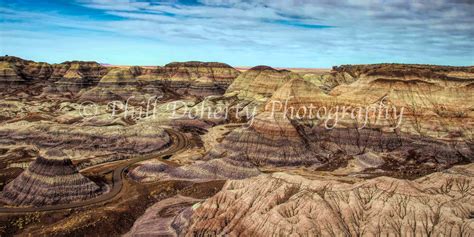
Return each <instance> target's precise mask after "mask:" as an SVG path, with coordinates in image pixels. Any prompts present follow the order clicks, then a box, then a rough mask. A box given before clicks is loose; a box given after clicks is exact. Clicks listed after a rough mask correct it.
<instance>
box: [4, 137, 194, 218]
mask: <svg viewBox="0 0 474 237" xmlns="http://www.w3.org/2000/svg"><path fill="white" fill-rule="evenodd" d="M165 130H166V132H167V133H168V134H169V135H170V136H171V139H172V141H173V142H172V144H171V146H170V147H168V148H167V149H165V150H163V151H162V152H160V153H159V154H151V155H144V156H138V157H136V158H133V159H131V160H130V161H127V162H125V163H124V164H122V165H120V166H118V167H117V168H115V169H114V171H113V177H112V188H111V190H110V191H109V192H107V193H105V194H103V195H100V196H98V197H96V198H92V199H89V200H85V201H81V202H73V203H65V204H58V205H52V206H43V207H0V214H4V213H11V214H21V213H29V212H44V211H57V210H65V209H73V208H80V207H85V206H90V205H95V204H99V203H102V202H106V201H109V200H111V199H113V198H114V197H116V196H117V195H118V194H119V193H120V192H121V191H122V187H123V180H124V178H125V175H124V173H125V171H126V170H127V169H128V168H129V167H130V166H131V165H133V164H136V163H138V162H141V161H145V160H149V159H153V158H161V157H164V156H168V155H172V154H174V153H176V152H178V151H181V150H183V149H185V148H186V147H187V146H188V140H187V138H186V136H185V135H183V134H181V133H179V132H176V131H174V130H172V129H165Z"/></svg>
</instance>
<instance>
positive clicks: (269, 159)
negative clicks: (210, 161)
mask: <svg viewBox="0 0 474 237" xmlns="http://www.w3.org/2000/svg"><path fill="white" fill-rule="evenodd" d="M224 156H225V157H230V158H232V157H243V158H244V159H246V160H247V161H248V162H250V163H252V164H254V165H256V166H266V165H270V166H294V165H311V164H317V163H320V161H321V160H320V158H318V156H317V154H316V153H314V152H313V149H312V147H311V144H310V143H308V141H307V140H306V139H305V137H304V136H302V135H301V134H300V132H299V130H298V129H297V127H296V126H295V125H294V124H292V122H291V121H290V120H289V119H288V117H286V115H285V114H283V113H281V112H276V113H273V114H272V113H271V112H264V113H261V114H259V115H257V116H256V117H255V118H254V119H253V121H252V123H251V124H250V126H249V127H248V128H237V129H235V130H233V131H232V132H231V133H230V134H228V135H227V136H226V137H225V139H224V140H223V141H222V143H221V144H219V145H218V146H216V147H215V149H213V150H211V151H210V152H209V154H208V157H212V158H218V157H224Z"/></svg>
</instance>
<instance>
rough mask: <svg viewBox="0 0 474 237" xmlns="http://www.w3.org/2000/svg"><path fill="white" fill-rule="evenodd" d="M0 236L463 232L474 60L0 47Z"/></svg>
mask: <svg viewBox="0 0 474 237" xmlns="http://www.w3.org/2000/svg"><path fill="white" fill-rule="evenodd" d="M0 88H1V90H0V190H1V192H0V236H13V235H18V236H121V235H124V236H472V235H474V219H473V218H474V196H473V195H474V165H473V163H472V162H473V161H474V67H451V66H436V65H405V64H373V65H342V66H334V67H333V68H332V69H304V68H298V69H291V68H290V69H283V68H278V69H275V68H271V67H268V66H256V67H251V68H233V67H231V66H229V65H227V64H224V63H217V62H173V63H169V64H167V65H165V66H156V67H150V66H147V67H140V66H104V65H101V64H99V63H96V62H83V61H69V62H64V63H61V64H48V63H41V62H34V61H29V60H25V59H21V58H17V57H13V56H4V57H0Z"/></svg>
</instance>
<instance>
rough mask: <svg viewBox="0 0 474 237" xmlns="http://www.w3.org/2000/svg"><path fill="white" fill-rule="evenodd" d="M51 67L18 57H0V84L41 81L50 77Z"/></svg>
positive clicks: (13, 84)
mask: <svg viewBox="0 0 474 237" xmlns="http://www.w3.org/2000/svg"><path fill="white" fill-rule="evenodd" d="M52 73H53V68H52V67H51V65H49V64H47V63H42V62H39V63H37V62H33V61H29V60H23V59H21V58H18V57H13V56H4V57H0V84H6V83H7V84H10V86H15V85H18V84H25V83H33V82H43V81H44V80H47V79H48V78H49V77H51V75H52Z"/></svg>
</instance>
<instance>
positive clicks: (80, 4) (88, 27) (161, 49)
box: [0, 0, 474, 67]
mask: <svg viewBox="0 0 474 237" xmlns="http://www.w3.org/2000/svg"><path fill="white" fill-rule="evenodd" d="M2 6H3V7H2V8H0V18H1V19H2V21H1V22H0V34H1V38H2V39H0V43H1V46H0V49H1V51H5V52H6V53H10V54H21V55H20V56H23V55H25V56H26V57H28V56H30V57H32V58H37V57H41V55H42V54H45V56H46V54H48V52H49V53H50V54H51V53H53V55H50V56H49V57H50V58H47V59H49V60H52V61H55V60H61V59H63V58H66V57H67V58H68V59H71V58H72V57H73V56H76V57H78V59H85V58H87V59H92V60H99V61H103V62H107V63H115V64H161V63H165V62H167V61H170V60H179V61H182V60H207V61H224V62H227V63H230V64H233V65H256V64H269V65H272V66H288V67H328V66H331V65H337V64H356V63H377V62H403V63H429V64H445V65H472V64H474V46H473V44H472V39H473V37H474V27H473V26H472V25H473V23H474V14H473V12H474V2H472V1H469V0H455V1H448V0H431V1H428V0H391V1H384V0H342V1H331V0H288V1H275V0H273V1H271V0H256V1H247V0H187V1H171V0H170V1H166V0H165V1H129V0H78V1H75V2H71V3H67V4H65V3H62V2H58V3H56V4H50V5H47V4H43V3H41V2H32V3H29V4H24V3H23V4H22V2H21V1H12V2H11V1H10V2H9V3H8V4H2ZM70 44H73V45H76V46H75V47H71V45H70ZM35 45H39V46H40V47H41V48H36V49H32V47H34V46H35ZM79 49H82V50H81V52H79V51H78V50H79ZM90 49H92V50H94V51H95V53H96V54H94V53H93V52H91V51H90ZM28 51H29V53H28Z"/></svg>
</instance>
